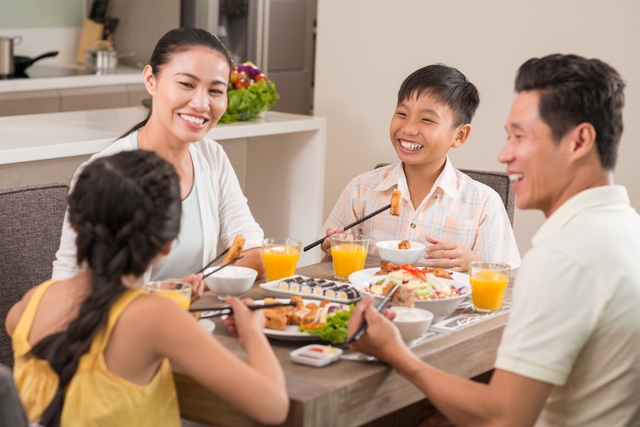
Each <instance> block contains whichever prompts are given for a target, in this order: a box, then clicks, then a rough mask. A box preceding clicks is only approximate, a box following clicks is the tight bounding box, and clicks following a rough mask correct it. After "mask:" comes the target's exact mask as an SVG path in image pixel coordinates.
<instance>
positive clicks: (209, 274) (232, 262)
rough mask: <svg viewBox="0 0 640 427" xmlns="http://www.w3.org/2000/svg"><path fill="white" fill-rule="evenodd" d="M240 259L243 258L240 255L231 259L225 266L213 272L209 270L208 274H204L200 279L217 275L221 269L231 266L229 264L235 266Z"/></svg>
mask: <svg viewBox="0 0 640 427" xmlns="http://www.w3.org/2000/svg"><path fill="white" fill-rule="evenodd" d="M242 258H244V255H240V256H239V257H237V258H234V259H232V260H231V261H229V262H228V263H226V264H222V265H221V266H220V267H218V268H216V269H215V270H211V271H210V272H208V273H207V274H205V275H204V276H202V278H203V279H204V278H205V277H209V276H211V275H212V274H213V273H217V272H218V271H220V270H222V269H223V268H225V267H227V266H229V265H231V264H235V263H236V262H238V261H239V260H241V259H242Z"/></svg>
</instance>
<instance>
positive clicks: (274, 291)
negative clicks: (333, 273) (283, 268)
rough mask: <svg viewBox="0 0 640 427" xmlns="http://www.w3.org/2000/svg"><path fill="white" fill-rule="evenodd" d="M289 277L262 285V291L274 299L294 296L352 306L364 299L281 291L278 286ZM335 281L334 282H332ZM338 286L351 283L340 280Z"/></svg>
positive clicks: (297, 275) (305, 277)
mask: <svg viewBox="0 0 640 427" xmlns="http://www.w3.org/2000/svg"><path fill="white" fill-rule="evenodd" d="M289 277H302V278H304V279H310V277H307V276H302V275H300V274H296V275H294V276H289ZM289 277H284V278H282V279H279V280H273V281H271V282H267V283H261V284H260V285H259V286H260V289H262V290H264V291H265V292H267V293H269V294H270V295H273V296H274V297H280V298H290V297H293V296H301V297H303V298H309V299H314V300H329V301H333V302H340V303H343V304H351V303H352V302H357V301H360V298H362V297H361V296H360V295H358V296H357V297H356V298H351V299H338V298H328V297H325V296H319V295H310V294H303V293H301V292H293V291H289V290H286V291H283V290H281V289H278V284H279V283H280V282H281V281H282V280H285V279H288V278H289ZM331 281H333V280H331ZM333 282H335V283H337V284H343V285H348V284H349V282H341V281H338V280H335V281H333ZM352 287H353V288H354V289H356V290H357V288H356V287H355V286H352Z"/></svg>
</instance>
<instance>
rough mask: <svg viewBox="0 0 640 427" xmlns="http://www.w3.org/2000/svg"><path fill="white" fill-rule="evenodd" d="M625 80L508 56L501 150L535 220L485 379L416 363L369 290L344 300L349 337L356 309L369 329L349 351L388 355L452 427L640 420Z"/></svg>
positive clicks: (636, 231)
mask: <svg viewBox="0 0 640 427" xmlns="http://www.w3.org/2000/svg"><path fill="white" fill-rule="evenodd" d="M623 89H624V83H623V81H622V79H621V77H620V75H619V74H618V73H617V72H616V71H615V70H614V69H613V68H611V67H610V66H609V65H607V64H605V63H604V62H602V61H599V60H597V59H585V58H582V57H579V56H575V55H550V56H547V57H544V58H540V59H531V60H529V61H527V62H526V63H524V64H523V65H522V66H521V67H520V70H519V72H518V76H517V78H516V91H517V92H518V96H517V98H516V100H515V101H514V103H513V105H512V108H511V112H510V115H509V118H508V120H507V124H506V130H507V135H508V141H507V144H506V146H505V147H504V148H503V150H502V152H501V153H500V155H499V160H500V161H501V162H503V163H505V164H506V165H507V172H508V173H509V175H510V176H511V177H512V180H513V181H514V184H513V190H514V192H515V194H516V205H517V206H518V207H519V208H521V209H540V210H542V211H543V213H544V214H545V216H546V217H547V220H546V222H545V223H544V224H543V226H542V227H541V228H540V230H539V231H538V233H537V234H536V235H535V237H534V238H533V248H532V249H531V250H530V251H529V252H528V253H527V255H526V256H525V258H524V260H523V264H522V267H521V268H520V271H519V272H518V276H517V279H516V282H515V286H514V293H513V301H512V311H511V314H510V319H509V324H508V325H507V327H506V329H505V332H504V335H503V337H502V342H501V344H500V347H499V349H498V356H497V360H496V363H495V372H494V374H493V377H492V379H491V381H490V383H489V384H488V385H487V384H481V383H476V382H472V381H468V380H465V379H462V378H457V377H455V376H452V375H449V374H446V373H444V372H442V371H439V370H437V369H435V368H433V367H431V366H429V365H427V364H425V363H423V362H422V361H420V360H419V359H418V358H416V357H415V356H414V355H413V353H411V351H409V350H407V348H406V347H405V346H403V345H402V344H401V343H400V340H399V339H398V338H397V332H396V331H395V329H394V328H393V327H392V326H391V322H389V320H388V319H387V318H386V317H384V316H381V315H380V314H378V313H377V312H376V311H375V310H373V309H371V308H370V300H369V299H366V300H364V301H363V302H361V303H360V304H358V306H357V307H356V308H355V309H354V311H353V314H352V320H351V322H350V324H349V332H350V335H351V334H353V331H354V330H355V329H356V328H357V327H358V325H359V324H360V322H361V321H362V313H363V312H364V318H365V319H366V320H367V322H368V324H369V327H368V329H367V333H366V334H365V335H364V336H363V338H362V339H360V340H359V341H357V342H356V343H355V344H354V345H352V348H354V349H356V350H360V351H365V352H367V353H370V354H373V355H374V356H377V357H379V358H380V359H382V360H385V361H387V362H388V363H389V364H390V365H391V366H392V367H393V368H395V369H396V370H397V371H398V372H399V373H401V374H402V375H403V376H405V377H406V378H407V379H409V380H410V381H411V382H413V383H414V384H416V385H417V386H418V387H419V388H420V389H421V390H422V391H423V392H424V393H425V395H426V397H427V398H428V399H429V400H430V401H431V402H432V403H433V404H434V405H435V406H436V407H437V408H438V409H439V410H440V411H441V412H442V413H443V414H444V415H446V416H447V417H448V418H449V419H450V420H451V421H453V422H454V423H455V424H456V425H474V426H478V425H508V426H515V425H534V424H535V425H541V426H546V425H557V426H607V427H609V426H630V425H640V398H639V396H640V309H639V307H640V263H639V262H638V260H637V257H638V254H640V216H638V214H637V213H636V212H635V210H634V209H633V208H631V206H630V202H629V198H628V196H627V192H626V189H625V188H624V187H621V186H615V185H614V184H613V168H614V166H615V163H616V157H617V149H618V143H619V141H620V136H621V134H622V107H623V104H624V94H623ZM387 314H388V313H387ZM388 315H389V314H388ZM391 316H392V315H389V317H391ZM394 339H395V342H394Z"/></svg>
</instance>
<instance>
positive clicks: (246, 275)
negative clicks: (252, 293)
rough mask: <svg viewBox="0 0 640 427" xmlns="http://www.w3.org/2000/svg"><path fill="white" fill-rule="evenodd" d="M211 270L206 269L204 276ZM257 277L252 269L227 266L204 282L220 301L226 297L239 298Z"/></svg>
mask: <svg viewBox="0 0 640 427" xmlns="http://www.w3.org/2000/svg"><path fill="white" fill-rule="evenodd" d="M214 268H216V267H214ZM211 270H212V268H208V269H206V270H205V275H206V274H207V273H209V272H210V271H211ZM257 276H258V272H257V271H256V270H254V269H253V268H249V267H238V266H229V267H225V268H223V269H222V270H220V271H218V272H217V273H213V274H212V275H211V276H209V277H207V278H205V279H204V280H205V282H206V283H207V287H208V288H209V289H210V290H212V291H213V292H215V293H216V294H218V297H219V298H220V299H224V297H225V296H227V295H234V296H239V295H242V294H244V293H245V292H247V291H248V290H249V288H251V285H253V282H255V281H256V277H257Z"/></svg>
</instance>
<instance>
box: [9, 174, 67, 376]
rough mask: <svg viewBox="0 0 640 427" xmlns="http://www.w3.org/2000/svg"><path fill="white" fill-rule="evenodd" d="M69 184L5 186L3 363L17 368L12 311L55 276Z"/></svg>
mask: <svg viewBox="0 0 640 427" xmlns="http://www.w3.org/2000/svg"><path fill="white" fill-rule="evenodd" d="M68 192H69V187H68V186H67V185H66V184H64V183H47V184H34V185H26V186H20V187H5V188H0V320H1V321H2V325H1V327H0V363H3V364H5V365H7V366H9V367H13V350H12V347H11V339H10V338H9V336H8V335H7V333H6V331H5V328H4V324H5V319H6V317H7V312H8V311H9V308H11V306H12V305H13V304H15V303H16V302H17V301H18V300H20V298H22V296H23V295H24V294H25V292H27V291H28V290H29V289H31V288H32V287H34V286H37V285H39V284H40V283H42V282H44V281H45V280H48V279H50V278H51V271H52V269H53V265H52V263H53V260H54V259H55V254H56V251H57V249H58V246H59V245H60V234H61V232H62V222H63V219H64V213H65V211H66V209H67V193H68Z"/></svg>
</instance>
